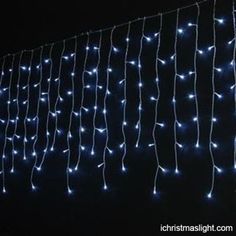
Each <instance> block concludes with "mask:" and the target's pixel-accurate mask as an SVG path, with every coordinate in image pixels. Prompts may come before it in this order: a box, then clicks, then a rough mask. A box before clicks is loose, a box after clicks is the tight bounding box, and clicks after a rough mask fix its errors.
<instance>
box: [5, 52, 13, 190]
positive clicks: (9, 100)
mask: <svg viewBox="0 0 236 236" xmlns="http://www.w3.org/2000/svg"><path fill="white" fill-rule="evenodd" d="M14 63H15V55H13V56H12V60H11V67H10V68H11V69H12V68H13V66H14ZM12 77H13V70H11V72H10V79H9V87H8V100H7V121H6V126H5V131H4V144H3V154H2V192H3V193H6V183H5V159H6V155H7V154H6V146H7V141H8V140H9V138H8V129H9V124H10V119H11V113H10V105H11V99H12V95H11V88H12Z"/></svg>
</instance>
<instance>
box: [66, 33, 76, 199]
mask: <svg viewBox="0 0 236 236" xmlns="http://www.w3.org/2000/svg"><path fill="white" fill-rule="evenodd" d="M73 58H74V60H73V69H72V73H71V84H72V101H71V102H72V105H71V111H70V119H69V126H68V132H67V136H66V138H67V140H66V141H67V149H68V152H67V165H66V185H67V192H68V194H71V193H72V190H71V187H70V172H72V171H73V170H72V169H71V168H70V159H71V147H70V139H71V138H72V130H71V129H72V127H71V126H72V120H73V114H74V109H75V83H74V78H75V69H76V58H77V38H76V37H75V47H74V57H73Z"/></svg>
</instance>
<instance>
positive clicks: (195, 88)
mask: <svg viewBox="0 0 236 236" xmlns="http://www.w3.org/2000/svg"><path fill="white" fill-rule="evenodd" d="M196 6H197V19H196V25H195V29H196V30H195V34H196V41H195V53H194V99H195V109H196V116H195V117H196V118H195V120H194V121H195V122H196V126H197V140H196V143H195V147H196V148H199V139H200V125H199V111H198V95H197V51H198V22H199V15H200V8H199V5H198V3H196Z"/></svg>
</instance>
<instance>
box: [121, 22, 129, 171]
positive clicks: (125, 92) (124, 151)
mask: <svg viewBox="0 0 236 236" xmlns="http://www.w3.org/2000/svg"><path fill="white" fill-rule="evenodd" d="M130 26H131V23H130V22H129V24H128V29H127V35H126V49H125V58H124V79H123V83H124V99H123V101H124V102H123V121H122V126H121V130H122V135H123V143H122V144H120V147H121V148H123V155H122V159H121V165H122V166H121V168H122V171H126V167H125V164H124V161H125V157H126V149H127V147H126V134H125V126H126V125H127V122H126V104H127V57H128V51H129V35H130Z"/></svg>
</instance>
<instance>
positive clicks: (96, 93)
mask: <svg viewBox="0 0 236 236" xmlns="http://www.w3.org/2000/svg"><path fill="white" fill-rule="evenodd" d="M101 42H102V32H100V37H99V43H98V50H97V51H98V60H97V65H96V67H95V69H96V72H95V75H96V83H95V101H94V113H93V139H92V140H93V141H92V142H93V143H92V148H91V155H94V154H95V152H94V148H95V142H96V140H95V135H96V129H97V128H96V116H97V100H98V73H99V72H98V70H99V66H100V59H101Z"/></svg>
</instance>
